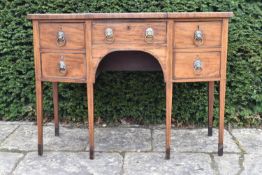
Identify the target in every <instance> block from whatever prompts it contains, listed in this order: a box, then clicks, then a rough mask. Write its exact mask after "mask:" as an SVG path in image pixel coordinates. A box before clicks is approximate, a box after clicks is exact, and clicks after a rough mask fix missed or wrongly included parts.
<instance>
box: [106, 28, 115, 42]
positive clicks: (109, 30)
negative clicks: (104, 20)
mask: <svg viewBox="0 0 262 175" xmlns="http://www.w3.org/2000/svg"><path fill="white" fill-rule="evenodd" d="M105 39H106V41H108V42H113V41H114V31H113V29H112V28H106V29H105Z"/></svg>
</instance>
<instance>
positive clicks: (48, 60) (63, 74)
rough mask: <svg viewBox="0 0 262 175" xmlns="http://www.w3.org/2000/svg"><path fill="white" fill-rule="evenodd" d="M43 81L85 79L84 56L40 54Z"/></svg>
mask: <svg viewBox="0 0 262 175" xmlns="http://www.w3.org/2000/svg"><path fill="white" fill-rule="evenodd" d="M41 64H42V78H43V79H55V80H60V79H68V81H70V80H79V81H80V80H84V79H86V61H85V55H84V54H64V53H63V54H59V53H42V54H41Z"/></svg>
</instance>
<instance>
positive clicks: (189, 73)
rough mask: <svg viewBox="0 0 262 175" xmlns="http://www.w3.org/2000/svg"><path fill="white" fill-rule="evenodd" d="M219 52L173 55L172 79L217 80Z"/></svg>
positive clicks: (179, 53) (218, 74)
mask: <svg viewBox="0 0 262 175" xmlns="http://www.w3.org/2000/svg"><path fill="white" fill-rule="evenodd" d="M219 76H220V52H208V53H203V52H202V53H201V52H200V53H182V52H178V53H175V57H174V61H173V79H192V78H219Z"/></svg>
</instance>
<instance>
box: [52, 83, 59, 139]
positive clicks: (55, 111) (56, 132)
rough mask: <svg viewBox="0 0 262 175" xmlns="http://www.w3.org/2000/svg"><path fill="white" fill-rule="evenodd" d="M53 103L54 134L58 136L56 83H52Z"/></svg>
mask: <svg viewBox="0 0 262 175" xmlns="http://www.w3.org/2000/svg"><path fill="white" fill-rule="evenodd" d="M53 104H54V123H55V136H59V116H58V111H59V109H58V83H57V82H54V83H53Z"/></svg>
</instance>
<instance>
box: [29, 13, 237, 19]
mask: <svg viewBox="0 0 262 175" xmlns="http://www.w3.org/2000/svg"><path fill="white" fill-rule="evenodd" d="M233 15H234V14H233V12H147V13H68V14H59V13H57V14H56V13H46V14H28V15H27V19H39V20H41V19H170V18H229V17H233Z"/></svg>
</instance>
